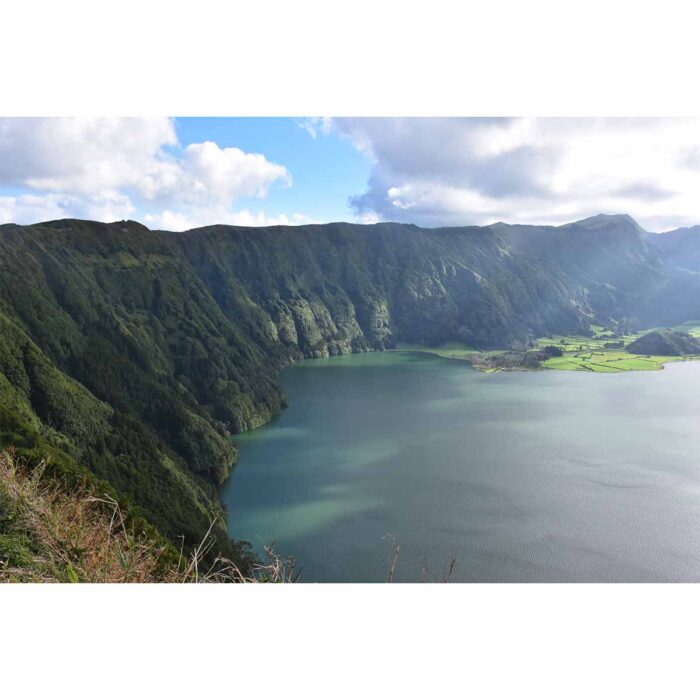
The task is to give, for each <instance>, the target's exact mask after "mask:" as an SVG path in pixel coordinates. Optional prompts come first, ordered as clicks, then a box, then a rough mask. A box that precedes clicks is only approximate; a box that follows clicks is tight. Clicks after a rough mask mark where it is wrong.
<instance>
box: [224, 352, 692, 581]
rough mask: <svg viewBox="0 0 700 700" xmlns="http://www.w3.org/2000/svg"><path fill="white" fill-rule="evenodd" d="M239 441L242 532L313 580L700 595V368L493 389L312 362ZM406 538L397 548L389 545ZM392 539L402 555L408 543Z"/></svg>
mask: <svg viewBox="0 0 700 700" xmlns="http://www.w3.org/2000/svg"><path fill="white" fill-rule="evenodd" d="M281 383H282V385H283V387H284V389H285V391H286V393H287V396H288V398H289V408H288V409H287V410H286V411H285V412H284V413H283V414H282V415H281V416H279V417H278V418H276V419H275V420H274V421H272V423H270V424H269V425H267V426H265V427H263V428H260V429H258V430H255V431H251V432H250V433H246V434H244V435H240V436H238V437H237V442H238V444H239V446H240V461H239V463H238V465H237V466H236V468H235V470H234V472H233V474H232V476H231V478H230V479H229V480H228V481H227V482H226V484H225V485H224V487H223V489H222V497H223V500H224V502H225V503H226V504H227V506H228V512H229V530H230V532H231V534H232V535H233V536H234V537H235V538H237V539H245V540H248V541H250V542H251V543H252V544H253V545H254V547H255V548H256V549H258V550H260V549H261V545H262V543H270V542H273V541H274V542H275V543H276V545H275V549H276V550H277V551H278V552H280V553H283V554H293V555H294V556H295V558H296V560H297V562H298V563H299V564H300V565H301V566H302V573H301V580H302V581H307V582H311V581H343V582H344V581H349V582H354V581H383V580H385V579H386V577H387V573H388V570H389V560H390V559H391V558H392V554H393V545H392V541H393V540H395V541H396V543H397V544H398V545H399V546H400V553H399V557H398V561H397V566H396V573H395V580H399V581H420V580H423V579H428V580H431V579H435V580H437V579H440V578H441V577H442V576H444V574H445V572H446V570H447V567H448V565H449V561H450V558H451V556H452V555H454V557H455V558H456V565H455V569H454V573H453V576H452V578H451V580H454V581H585V582H592V581H699V580H700V537H699V536H700V430H698V418H699V417H700V362H685V363H683V362H681V363H672V364H669V365H667V366H666V369H665V370H663V371H660V372H628V373H622V374H594V373H591V374H589V373H583V372H580V373H579V372H555V371H546V372H511V373H505V372H504V373H498V374H482V373H479V372H475V371H473V370H472V369H470V368H469V367H468V366H467V365H466V364H465V363H461V362H456V361H451V360H444V359H441V358H437V357H434V356H430V355H425V354H419V353H372V354H367V355H352V356H347V357H335V358H329V359H326V360H307V361H305V362H303V363H300V364H298V365H296V366H293V367H290V368H288V369H286V370H285V371H284V372H283V373H282V375H281ZM387 535H390V536H391V537H387ZM392 538H393V540H392Z"/></svg>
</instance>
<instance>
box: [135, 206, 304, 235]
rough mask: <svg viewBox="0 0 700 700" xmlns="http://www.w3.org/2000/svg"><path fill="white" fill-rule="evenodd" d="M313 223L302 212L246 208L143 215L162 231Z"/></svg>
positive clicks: (167, 211)
mask: <svg viewBox="0 0 700 700" xmlns="http://www.w3.org/2000/svg"><path fill="white" fill-rule="evenodd" d="M313 223H318V222H316V221H314V220H313V219H310V218H309V217H308V216H305V215H304V214H292V215H291V216H287V215H285V214H279V215H275V216H267V215H266V214H265V212H264V211H258V212H251V211H249V210H248V209H243V210H241V211H229V210H226V209H218V210H217V209H196V210H191V211H189V212H186V213H184V212H176V211H171V210H170V209H166V210H164V211H163V212H161V213H159V214H147V215H146V217H145V224H146V225H147V226H148V227H149V228H152V229H161V230H163V231H187V230H188V229H192V228H200V227H202V226H211V225H214V224H228V225H230V226H299V225H301V224H313Z"/></svg>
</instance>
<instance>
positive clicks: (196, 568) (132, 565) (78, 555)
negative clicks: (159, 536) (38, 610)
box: [0, 452, 297, 583]
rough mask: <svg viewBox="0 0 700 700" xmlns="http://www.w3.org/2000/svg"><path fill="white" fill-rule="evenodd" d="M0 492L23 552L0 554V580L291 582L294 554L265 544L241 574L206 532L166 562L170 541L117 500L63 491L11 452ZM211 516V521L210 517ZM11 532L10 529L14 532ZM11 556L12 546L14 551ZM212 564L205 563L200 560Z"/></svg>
mask: <svg viewBox="0 0 700 700" xmlns="http://www.w3.org/2000/svg"><path fill="white" fill-rule="evenodd" d="M0 495H1V496H2V497H3V503H4V510H5V511H7V513H6V514H5V515H6V517H5V519H6V520H9V521H11V523H12V525H11V533H10V535H5V538H6V539H5V540H4V541H5V542H6V543H7V542H9V541H10V540H9V539H7V538H8V537H12V536H14V537H15V540H13V541H14V542H16V543H21V551H20V553H21V556H12V555H11V553H10V554H7V553H6V554H5V555H3V551H2V548H0V582H37V583H38V582H41V583H60V582H64V583H65V582H74V583H77V582H87V583H258V582H292V581H295V580H296V578H297V574H296V573H295V564H294V560H293V559H292V558H286V559H283V558H280V557H279V556H277V555H276V554H275V553H274V551H273V549H272V547H269V548H266V550H265V551H266V559H267V561H265V562H260V563H257V564H254V565H253V566H252V569H251V571H250V572H249V573H245V574H244V573H243V572H242V571H241V570H240V569H239V567H238V566H237V565H236V564H235V563H234V562H232V561H230V560H228V559H224V558H221V557H212V550H213V547H214V546H215V540H214V539H213V537H212V536H211V530H212V528H213V526H214V523H212V527H210V529H209V532H208V533H207V534H206V536H205V537H204V539H203V541H202V542H201V544H200V545H199V546H198V547H196V548H195V549H194V551H193V552H192V553H191V554H190V555H185V554H184V553H183V552H182V551H181V552H180V557H179V558H178V559H177V561H176V563H172V559H173V556H172V549H171V547H170V545H168V544H167V543H163V542H158V541H157V540H155V539H153V538H149V537H147V536H146V535H145V534H144V533H138V532H135V531H134V530H133V529H132V528H130V527H128V525H127V518H126V516H125V514H124V513H123V511H122V509H121V508H120V507H119V504H118V503H117V502H116V501H115V500H114V499H113V498H111V497H109V496H104V495H100V494H96V493H94V492H93V491H92V490H91V489H89V488H88V487H87V486H86V485H80V486H77V487H75V488H73V489H70V490H66V489H65V488H63V487H62V486H61V485H60V484H59V483H57V482H56V481H54V480H53V479H50V478H47V477H46V476H45V474H44V465H43V464H40V465H38V466H37V467H33V468H29V467H28V466H27V464H25V463H23V462H22V461H20V460H18V459H16V458H15V457H14V455H13V454H12V453H11V452H9V453H0ZM214 522H215V521H214ZM13 533H14V534H13ZM15 554H16V551H15ZM205 561H207V562H213V563H211V564H209V565H208V566H206V567H204V562H205Z"/></svg>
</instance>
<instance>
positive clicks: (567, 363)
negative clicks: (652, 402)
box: [535, 321, 700, 372]
mask: <svg viewBox="0 0 700 700" xmlns="http://www.w3.org/2000/svg"><path fill="white" fill-rule="evenodd" d="M591 330H592V331H593V333H594V336H593V337H592V338H586V337H583V336H552V337H550V338H538V339H537V340H536V341H535V346H536V347H538V348H543V347H544V346H546V345H555V346H556V347H559V348H561V349H562V350H563V352H564V355H563V356H562V357H552V358H550V359H548V360H545V361H544V362H542V367H543V368H544V369H560V370H570V371H584V372H631V371H644V370H658V369H663V366H664V364H665V363H666V362H675V361H677V360H693V359H699V358H698V357H696V356H685V357H681V356H679V355H670V356H661V355H633V354H631V353H628V352H625V351H624V349H623V348H606V347H605V344H606V343H610V342H615V341H620V340H622V341H623V342H624V344H625V346H627V345H629V344H630V343H631V342H633V341H634V340H636V339H637V338H639V337H640V336H642V335H644V334H645V333H649V332H650V331H652V330H657V329H654V328H647V329H645V330H642V331H639V332H638V333H630V334H626V335H624V336H615V335H614V333H612V332H610V331H606V330H605V329H604V328H603V327H602V326H595V325H592V326H591ZM672 330H676V331H684V332H685V333H689V334H690V335H693V336H696V337H700V321H688V322H686V323H683V324H681V325H678V326H673V328H672Z"/></svg>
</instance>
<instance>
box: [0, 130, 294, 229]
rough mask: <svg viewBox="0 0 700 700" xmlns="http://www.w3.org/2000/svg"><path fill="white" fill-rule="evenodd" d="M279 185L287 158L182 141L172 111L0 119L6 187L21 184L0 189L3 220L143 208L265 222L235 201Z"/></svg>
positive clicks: (171, 216) (152, 215) (115, 214)
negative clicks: (156, 114)
mask: <svg viewBox="0 0 700 700" xmlns="http://www.w3.org/2000/svg"><path fill="white" fill-rule="evenodd" d="M274 184H278V185H282V186H290V185H291V184H292V178H291V175H290V174H289V172H288V171H287V169H286V168H285V167H284V166H283V165H280V164H277V163H273V162H271V161H269V160H267V158H265V156H264V155H262V154H259V153H245V152H244V151H242V150H241V149H239V148H234V147H231V148H221V147H220V146H219V145H218V144H216V143H214V142H212V141H205V142H203V143H191V144H189V145H188V146H186V147H185V148H184V149H183V148H181V147H180V145H179V143H178V140H177V134H176V130H175V124H174V122H173V120H171V119H165V118H163V119H152V118H144V119H141V118H120V119H111V118H96V119H74V118H29V119H16V118H5V119H0V188H2V187H5V188H11V189H13V190H19V191H20V194H16V193H15V192H13V193H12V194H11V195H6V196H2V190H0V223H4V222H9V221H13V222H16V223H33V222H36V221H41V220H46V219H51V218H63V217H80V218H92V219H97V220H101V221H111V220H115V219H120V218H126V217H128V216H132V215H134V214H135V213H136V212H138V211H144V212H148V214H145V215H144V218H145V219H146V220H152V221H167V222H171V223H172V224H173V226H171V227H170V228H176V226H175V224H178V222H179V224H182V223H183V222H191V221H197V223H198V224H199V223H212V221H213V220H212V219H208V220H205V219H203V217H205V216H209V215H211V216H216V219H214V220H216V221H220V222H224V221H225V222H230V221H234V220H235V221H238V220H240V221H265V220H266V218H265V216H264V214H258V215H253V214H250V212H248V211H247V210H244V211H239V212H234V211H233V207H234V204H235V202H236V201H237V200H239V199H241V198H244V197H257V198H265V197H266V196H267V193H268V191H269V189H270V187H271V186H272V185H274ZM174 212H176V213H174ZM283 218H286V217H283ZM251 225H253V224H251ZM177 227H180V226H179V225H178V226H177ZM163 228H166V227H165V226H164V227H163Z"/></svg>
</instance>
